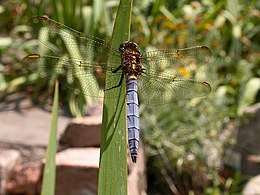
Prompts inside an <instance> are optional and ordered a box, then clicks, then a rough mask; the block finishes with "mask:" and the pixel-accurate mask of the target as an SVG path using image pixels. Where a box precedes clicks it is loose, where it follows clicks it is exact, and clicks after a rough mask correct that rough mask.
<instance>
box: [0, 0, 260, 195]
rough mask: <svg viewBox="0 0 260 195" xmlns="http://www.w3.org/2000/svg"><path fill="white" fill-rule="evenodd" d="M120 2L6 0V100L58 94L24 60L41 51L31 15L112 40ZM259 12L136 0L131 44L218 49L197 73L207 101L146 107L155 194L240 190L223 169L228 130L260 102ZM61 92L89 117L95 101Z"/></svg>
mask: <svg viewBox="0 0 260 195" xmlns="http://www.w3.org/2000/svg"><path fill="white" fill-rule="evenodd" d="M117 5H118V1H102V0H95V1H87V0H82V1H66V0H59V1H53V0H46V1H30V0H24V1H18V0H17V1H8V0H6V1H2V2H1V5H0V17H1V20H0V29H1V31H0V97H2V98H4V97H5V96H6V95H8V94H10V93H14V92H17V91H27V92H28V93H30V94H32V95H33V97H34V100H35V101H38V102H41V103H42V102H45V101H46V99H48V98H49V97H50V94H52V93H53V83H48V81H43V80H41V79H40V78H39V77H38V76H37V75H35V74H34V73H31V72H29V71H28V70H25V69H24V68H23V67H22V65H21V64H20V63H19V60H20V59H21V58H22V57H24V56H25V55H26V54H29V53H32V51H34V52H33V53H35V48H36V46H35V45H36V44H37V43H36V42H35V41H34V42H33V41H28V40H29V39H30V36H29V35H28V33H26V27H25V24H26V21H27V20H28V19H29V18H31V17H33V16H37V15H48V16H49V17H50V18H52V19H54V20H57V21H60V22H61V23H63V24H65V25H67V26H70V27H72V28H74V29H76V30H78V31H81V32H84V33H88V34H91V35H94V36H97V37H100V38H103V39H109V37H110V35H111V33H112V27H113V21H114V18H115V13H116V9H117ZM259 10H260V2H259V1H257V0H249V1H244V0H220V1H216V0H203V1H190V0H178V1H170V0H155V1H150V0H143V1H135V2H134V5H133V15H132V29H131V39H130V40H132V41H135V42H136V43H138V44H139V46H140V47H141V49H142V50H143V51H144V52H145V51H149V50H153V49H166V48H167V49H168V48H184V47H191V46H195V45H207V46H208V47H209V48H211V50H212V52H213V58H212V60H211V62H210V63H209V64H208V65H207V66H206V67H204V68H203V69H202V70H198V72H197V73H196V75H195V77H196V79H198V80H203V81H207V82H209V83H210V84H211V85H212V92H211V94H210V95H209V97H207V98H204V99H193V100H191V101H180V102H176V103H174V105H170V106H169V105H167V106H164V107H160V108H156V107H153V108H151V107H145V106H143V105H141V108H140V109H141V129H142V131H143V137H144V139H145V142H146V143H147V144H146V146H147V147H146V152H147V154H148V156H149V161H148V165H149V167H148V170H149V176H150V177H149V178H151V181H153V183H152V185H151V186H154V189H153V188H149V189H151V190H154V191H158V193H159V192H160V193H162V194H165V193H174V192H175V193H177V192H179V193H181V194H188V193H191V194H192V193H194V194H203V193H205V194H218V193H220V192H224V193H227V194H228V193H232V194H235V193H237V192H239V191H240V190H241V187H240V186H239V185H240V181H241V180H242V179H241V176H237V177H233V179H232V178H230V179H223V177H220V175H219V170H220V168H221V166H222V165H223V162H224V161H225V162H229V160H230V159H229V158H226V159H224V157H225V156H226V152H227V148H232V145H233V144H234V143H235V138H234V136H233V135H234V133H235V132H234V131H232V128H231V129H230V128H228V126H227V125H228V124H235V125H236V124H237V123H238V117H239V116H240V115H242V114H243V110H244V108H245V107H246V106H248V105H251V104H254V103H256V102H259V99H260V93H259V89H260V53H259V51H260V45H259V42H260V36H259V34H260V11H259ZM37 49H39V48H37ZM61 49H66V48H61ZM46 91H48V93H46ZM43 92H45V93H43ZM61 93H62V94H64V95H63V96H62V95H61V97H63V99H62V100H61V101H63V102H64V103H66V102H67V103H68V104H69V105H70V110H71V112H72V114H73V115H76V116H80V115H83V114H84V106H85V105H89V104H90V102H92V101H93V100H92V99H85V97H83V96H75V95H73V93H71V92H69V91H67V90H64V89H63V90H62V91H61ZM64 97H66V98H65V99H64ZM141 102H142V100H141ZM223 159H224V160H223ZM149 181H150V180H149ZM198 181H200V182H198ZM166 186H168V187H166ZM154 191H153V192H154Z"/></svg>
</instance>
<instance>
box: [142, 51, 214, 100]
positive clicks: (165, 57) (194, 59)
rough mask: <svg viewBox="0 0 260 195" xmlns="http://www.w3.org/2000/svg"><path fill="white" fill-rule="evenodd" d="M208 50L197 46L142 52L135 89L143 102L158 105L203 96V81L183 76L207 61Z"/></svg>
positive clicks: (206, 84) (207, 87) (207, 90)
mask: <svg viewBox="0 0 260 195" xmlns="http://www.w3.org/2000/svg"><path fill="white" fill-rule="evenodd" d="M210 58H211V52H210V49H209V48H208V47H206V46H197V47H191V48H186V49H178V50H158V51H153V52H148V53H146V54H144V55H143V58H142V59H143V60H142V62H143V66H144V68H145V69H146V71H145V73H144V74H142V75H141V76H140V77H139V89H140V90H139V92H140V95H141V96H142V97H143V98H144V100H145V102H144V103H145V104H148V105H162V104H166V103H169V102H171V101H175V100H176V101H177V100H183V99H191V98H193V97H200V96H205V95H207V94H208V93H209V92H210V91H211V87H210V85H209V84H208V83H207V82H199V81H194V80H190V79H187V78H186V77H189V76H190V75H191V74H192V73H193V72H194V71H195V70H197V69H198V68H200V67H201V66H203V65H205V64H206V63H207V62H209V60H210Z"/></svg>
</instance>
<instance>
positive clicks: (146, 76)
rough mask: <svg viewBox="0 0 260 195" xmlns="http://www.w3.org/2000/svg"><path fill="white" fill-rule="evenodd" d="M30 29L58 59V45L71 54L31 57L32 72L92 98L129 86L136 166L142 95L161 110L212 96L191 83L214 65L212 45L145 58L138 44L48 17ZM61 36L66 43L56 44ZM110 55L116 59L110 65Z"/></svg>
mask: <svg viewBox="0 0 260 195" xmlns="http://www.w3.org/2000/svg"><path fill="white" fill-rule="evenodd" d="M28 27H29V29H30V31H31V33H32V34H35V35H39V36H41V37H44V38H42V39H40V38H38V39H39V40H40V42H42V43H44V45H45V46H47V47H48V48H50V49H51V50H52V51H54V52H55V53H56V54H57V53H58V54H59V51H58V50H57V48H58V47H57V46H62V47H63V48H67V51H66V54H64V53H62V54H59V55H61V56H54V55H40V54H30V55H28V56H26V57H24V59H23V62H24V63H25V64H26V65H27V68H29V69H30V70H32V71H36V72H37V73H38V74H39V75H40V76H41V77H43V78H50V77H53V76H54V78H59V81H60V83H61V84H63V85H64V86H66V87H68V88H71V89H72V90H73V91H75V92H80V93H83V94H85V95H88V96H93V97H104V91H106V90H114V89H115V88H117V87H119V86H121V85H122V84H125V85H126V92H125V93H126V94H125V96H126V106H127V107H126V110H127V111H126V113H127V129H128V148H129V151H130V155H131V159H132V162H133V163H136V161H137V156H138V148H139V140H140V139H139V134H140V128H139V111H138V107H139V102H138V96H139V95H140V96H141V97H143V103H144V104H147V105H150V106H160V105H163V104H167V103H171V102H172V101H178V100H183V99H192V98H194V97H202V96H206V95H207V94H209V93H210V91H211V86H210V84H209V83H207V82H205V81H203V82H201V81H196V80H192V79H190V78H189V76H190V75H191V74H192V73H194V72H195V71H196V70H197V69H199V68H200V67H201V66H203V65H205V64H207V63H208V62H209V60H210V58H211V51H210V49H209V48H208V47H207V46H195V47H190V48H185V49H166V50H155V51H149V52H147V53H144V54H142V53H141V52H140V50H139V47H138V45H137V44H136V43H134V42H129V41H126V42H123V43H122V44H121V45H113V44H112V43H111V42H110V41H105V40H102V39H100V38H98V37H94V36H91V35H87V34H83V33H81V32H78V31H76V30H74V29H72V28H70V27H67V26H65V25H63V24H61V23H58V22H56V21H54V20H51V19H50V18H48V17H44V16H40V17H35V18H32V19H31V21H30V22H29V23H28ZM46 37H47V38H46ZM57 37H59V38H60V39H61V40H62V41H59V42H58V41H56V42H55V40H56V39H57ZM52 43H55V44H56V45H54V44H52ZM108 56H112V58H111V60H109V61H108V62H107V59H108ZM79 83H80V84H81V85H80V86H81V87H80V88H78V87H77V86H78V85H77V84H79ZM138 93H139V94H138ZM117 97H118V93H113V92H111V93H109V95H108V96H106V98H117Z"/></svg>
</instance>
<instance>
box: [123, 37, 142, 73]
mask: <svg viewBox="0 0 260 195" xmlns="http://www.w3.org/2000/svg"><path fill="white" fill-rule="evenodd" d="M119 51H120V53H121V66H122V70H123V72H124V73H125V74H126V75H127V76H130V77H137V76H138V75H141V74H142V73H143V72H144V69H143V68H142V65H141V54H140V51H139V49H138V45H137V44H136V43H134V42H128V41H127V42H124V43H122V44H121V45H120V47H119Z"/></svg>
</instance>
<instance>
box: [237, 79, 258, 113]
mask: <svg viewBox="0 0 260 195" xmlns="http://www.w3.org/2000/svg"><path fill="white" fill-rule="evenodd" d="M259 90H260V79H259V78H251V79H250V80H249V81H248V82H247V83H246V85H245V89H244V91H243V94H242V96H241V98H240V100H239V105H238V114H239V115H241V114H243V111H244V110H245V108H246V107H247V106H249V105H250V104H252V103H254V101H255V99H256V96H257V93H258V92H259Z"/></svg>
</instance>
